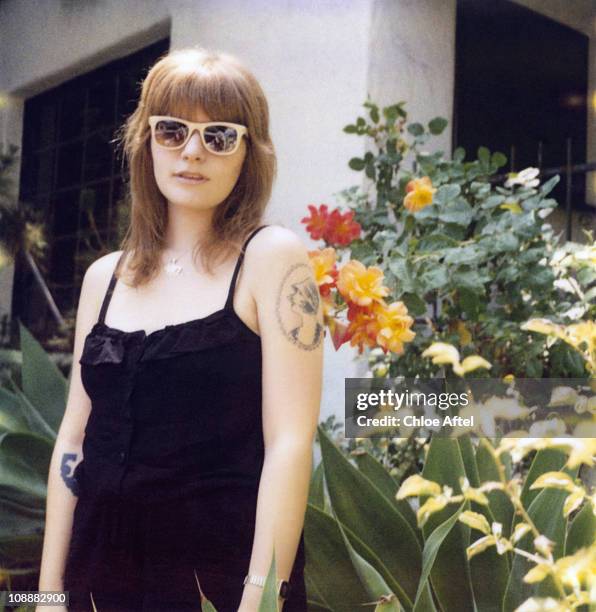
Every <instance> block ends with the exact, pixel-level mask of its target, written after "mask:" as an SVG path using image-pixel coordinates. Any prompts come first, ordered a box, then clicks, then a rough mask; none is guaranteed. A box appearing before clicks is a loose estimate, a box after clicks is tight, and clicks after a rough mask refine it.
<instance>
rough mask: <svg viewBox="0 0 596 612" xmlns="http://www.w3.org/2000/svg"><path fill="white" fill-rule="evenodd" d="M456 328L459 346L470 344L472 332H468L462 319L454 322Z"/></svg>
mask: <svg viewBox="0 0 596 612" xmlns="http://www.w3.org/2000/svg"><path fill="white" fill-rule="evenodd" d="M456 329H457V333H458V335H459V343H460V346H466V345H467V344H472V334H470V332H469V331H468V328H467V327H466V324H465V323H464V322H463V321H458V322H457V323H456Z"/></svg>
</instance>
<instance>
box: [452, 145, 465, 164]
mask: <svg viewBox="0 0 596 612" xmlns="http://www.w3.org/2000/svg"><path fill="white" fill-rule="evenodd" d="M465 158H466V150H465V149H464V148H463V147H457V148H456V149H455V151H453V161H456V162H463V161H464V159H465Z"/></svg>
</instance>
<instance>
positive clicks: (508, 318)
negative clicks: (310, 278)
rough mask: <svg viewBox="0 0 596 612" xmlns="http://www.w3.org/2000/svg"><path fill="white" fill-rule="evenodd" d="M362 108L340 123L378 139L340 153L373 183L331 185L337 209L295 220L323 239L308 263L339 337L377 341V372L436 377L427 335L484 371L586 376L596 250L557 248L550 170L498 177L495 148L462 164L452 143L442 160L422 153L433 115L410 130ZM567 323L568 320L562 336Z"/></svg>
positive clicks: (386, 113)
mask: <svg viewBox="0 0 596 612" xmlns="http://www.w3.org/2000/svg"><path fill="white" fill-rule="evenodd" d="M365 106H366V107H367V108H368V111H369V113H368V114H369V118H364V117H359V118H358V120H357V122H356V123H355V124H353V125H348V126H346V127H345V128H344V131H346V132H347V133H352V134H357V135H361V136H368V137H369V138H371V139H372V141H373V143H374V147H375V151H374V152H373V151H368V152H367V153H366V154H365V155H364V156H363V157H362V158H353V159H352V160H350V162H349V165H350V167H351V168H352V169H354V170H356V171H364V172H365V173H366V176H367V178H368V179H370V186H369V188H367V189H360V188H358V187H352V188H350V189H346V190H344V191H342V192H340V194H339V196H340V199H342V200H343V201H344V203H345V205H346V206H347V207H348V208H349V210H348V211H347V212H341V209H340V207H337V208H334V209H333V210H329V207H328V205H327V204H321V205H319V206H318V207H317V206H315V205H313V204H311V205H309V207H308V208H309V213H310V214H309V216H307V217H304V218H303V219H302V222H303V223H305V224H306V228H307V230H308V232H309V233H310V235H311V237H312V238H313V239H314V240H322V241H323V243H324V244H323V246H322V248H320V249H318V250H313V251H311V258H312V260H313V265H315V269H316V271H317V274H318V276H317V279H318V282H319V283H320V287H321V295H322V296H323V298H324V303H325V313H326V322H327V324H328V326H329V328H330V330H331V332H332V337H333V339H334V343H335V346H336V347H339V346H341V344H342V343H343V342H347V341H350V344H351V345H352V346H357V347H358V348H359V351H360V352H362V351H363V350H364V348H367V349H373V348H375V347H381V348H382V349H383V351H382V352H383V354H382V355H381V356H380V358H379V359H378V360H377V361H378V363H377V364H376V367H375V368H374V371H379V372H381V373H382V374H381V375H383V376H384V375H390V376H397V375H404V376H416V375H419V376H422V377H425V376H426V377H431V376H434V375H436V374H438V373H440V372H441V366H442V364H441V363H439V362H436V361H435V362H434V363H433V362H430V361H429V360H428V359H426V358H425V357H424V356H423V353H424V351H425V350H426V349H428V348H429V347H430V346H431V345H432V344H433V343H437V342H440V343H442V344H444V345H451V346H453V347H454V348H455V349H456V350H457V351H458V355H461V360H462V363H463V360H465V358H467V357H468V356H474V355H478V356H481V357H482V358H483V359H484V360H485V363H487V364H490V370H491V372H490V375H491V376H493V377H501V376H507V375H513V376H516V377H524V376H525V377H535V378H541V377H571V378H581V377H584V376H590V375H593V372H594V370H593V362H594V346H595V344H596V332H595V331H594V330H595V326H594V322H593V321H594V315H595V313H596V300H595V299H594V298H595V297H596V286H595V283H596V255H595V253H596V251H595V250H594V246H591V245H588V246H587V247H584V246H582V245H578V244H574V243H567V245H565V246H564V247H561V246H560V245H559V244H558V237H555V235H554V232H553V229H552V227H551V226H550V225H549V224H548V223H546V222H544V219H545V218H546V217H547V216H548V215H549V214H550V213H551V212H552V210H553V208H554V207H555V206H556V205H557V203H556V201H555V200H553V199H551V198H549V197H548V194H549V193H550V191H551V190H552V189H553V187H554V186H555V185H556V183H557V181H558V180H559V177H558V176H555V177H553V178H551V179H550V180H549V181H547V182H546V183H544V184H540V180H539V178H538V174H539V173H538V170H537V169H535V168H527V169H525V170H523V171H521V172H519V173H517V174H515V173H512V174H510V175H508V178H507V180H506V181H504V183H503V184H502V185H499V184H498V183H496V182H495V180H494V175H495V174H496V172H497V171H498V169H499V168H501V167H502V166H503V165H504V164H505V163H506V161H507V160H506V157H505V156H504V155H503V154H501V153H499V152H495V153H492V154H491V153H490V151H489V150H488V149H486V148H485V147H480V148H479V149H478V159H476V160H473V161H465V151H464V150H463V149H461V148H458V149H456V150H455V151H454V153H453V159H451V160H446V159H444V158H443V153H442V152H441V151H438V152H436V153H428V152H426V151H422V150H421V146H422V145H423V144H424V143H425V142H426V141H427V140H428V139H429V138H430V137H431V136H432V135H436V134H440V133H441V132H442V131H443V130H444V128H445V126H446V125H447V122H446V121H445V120H444V119H443V118H440V117H438V118H436V119H433V120H432V121H430V122H429V124H428V126H427V127H426V128H425V127H424V126H423V125H421V124H419V123H411V124H408V125H406V118H407V115H406V112H405V110H404V109H403V105H402V104H396V105H393V106H389V107H386V108H383V109H382V111H381V110H380V109H379V108H378V107H377V106H376V105H375V104H372V103H371V102H367V103H365ZM408 137H409V139H407V138H408ZM406 153H409V154H411V156H412V158H413V162H414V163H413V167H414V169H412V170H410V169H408V168H406V167H405V164H404V156H405V155H406ZM587 237H588V239H589V240H590V241H591V243H593V238H592V235H591V234H589V233H587ZM344 256H345V259H346V260H347V263H345V264H344V265H343V267H341V268H340V267H339V266H338V262H339V261H340V260H341V259H342V258H343V257H344ZM388 296H392V298H391V299H392V302H391V303H390V304H388V303H387V302H386V301H385V300H386V298H388ZM344 313H345V314H346V315H347V320H345V319H342V318H341V315H342V314H344ZM536 320H537V321H538V323H537V322H536ZM578 320H581V322H580V323H578ZM532 321H533V322H532ZM569 325H576V326H577V327H572V328H570V334H563V332H562V331H561V330H562V329H563V327H565V326H569ZM545 326H547V327H548V326H550V327H549V333H551V332H552V333H551V335H550V336H549V337H545V336H544V332H545V330H546V327H545ZM539 327H540V328H539ZM555 330H558V331H555ZM559 332H560V333H559ZM563 335H565V336H566V339H565V338H563ZM556 338H560V339H563V340H565V341H564V342H556V341H554V340H556ZM406 344H407V347H408V348H407V350H404V347H405V345H406ZM578 348H579V350H577V349H578ZM483 368H484V370H485V374H484V375H485V376H488V375H489V374H488V372H487V371H486V370H488V367H487V366H484V367H483ZM468 371H472V370H468ZM478 375H482V372H480V373H478V372H474V376H478Z"/></svg>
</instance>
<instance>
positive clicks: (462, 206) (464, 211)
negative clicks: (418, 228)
mask: <svg viewBox="0 0 596 612" xmlns="http://www.w3.org/2000/svg"><path fill="white" fill-rule="evenodd" d="M473 218H474V210H473V209H472V207H471V206H470V205H469V204H468V203H467V202H466V201H465V200H464V199H462V198H459V199H457V200H452V201H450V202H448V203H447V204H445V205H444V206H443V207H442V208H440V210H439V219H440V220H441V221H443V222H444V223H455V224H456V225H463V226H466V227H467V226H468V225H470V223H471V222H472V219H473Z"/></svg>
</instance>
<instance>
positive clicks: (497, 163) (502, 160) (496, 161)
mask: <svg viewBox="0 0 596 612" xmlns="http://www.w3.org/2000/svg"><path fill="white" fill-rule="evenodd" d="M490 161H491V165H492V167H493V168H495V170H498V169H499V168H500V167H501V166H504V165H505V164H506V163H507V157H506V156H505V155H503V153H501V152H499V151H495V152H494V153H493V154H492V156H491V160H490Z"/></svg>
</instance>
